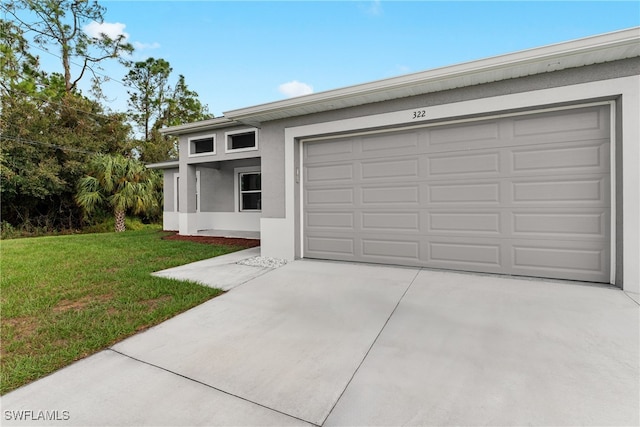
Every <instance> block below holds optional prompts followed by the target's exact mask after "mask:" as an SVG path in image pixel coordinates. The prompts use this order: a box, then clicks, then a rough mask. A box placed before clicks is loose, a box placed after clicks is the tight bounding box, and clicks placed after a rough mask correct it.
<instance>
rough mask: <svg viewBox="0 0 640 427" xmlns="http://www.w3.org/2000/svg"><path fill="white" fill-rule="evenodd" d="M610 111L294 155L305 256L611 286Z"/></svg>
mask: <svg viewBox="0 0 640 427" xmlns="http://www.w3.org/2000/svg"><path fill="white" fill-rule="evenodd" d="M609 126H610V125H609V107H608V106H595V107H588V108H580V109H572V110H562V111H554V112H546V113H538V114H530V115H520V116H512V117H506V118H499V119H491V120H484V121H474V122H468V123H465V124H457V125H442V126H431V127H423V128H418V129H411V130H400V131H394V132H385V133H372V134H362V135H360V136H351V137H344V138H333V139H326V140H316V141H307V142H304V143H303V147H304V148H303V153H304V156H303V159H304V160H303V166H304V191H303V209H304V215H303V233H304V256H305V257H307V258H321V259H333V260H346V261H361V262H374V263H385V264H399V265H409V266H425V267H433V268H445V269H454V270H465V271H477V272H488V273H504V274H514V275H525V276H537V277H552V278H563V279H573V280H586V281H594V282H608V281H609V268H610V266H609V263H610V236H609V234H610V225H609V224H610V216H611V207H610V205H611V203H610V200H611V197H610V181H609V179H610V172H609V164H610V160H609V156H610V148H609V144H610V141H609V139H610V131H609Z"/></svg>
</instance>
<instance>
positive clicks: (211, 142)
mask: <svg viewBox="0 0 640 427" xmlns="http://www.w3.org/2000/svg"><path fill="white" fill-rule="evenodd" d="M207 154H216V137H215V135H206V136H197V137H194V138H189V156H202V155H207Z"/></svg>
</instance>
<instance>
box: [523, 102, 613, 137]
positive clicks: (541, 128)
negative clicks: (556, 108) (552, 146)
mask: <svg viewBox="0 0 640 427" xmlns="http://www.w3.org/2000/svg"><path fill="white" fill-rule="evenodd" d="M606 111H607V110H606V109H603V108H602V107H593V108H586V109H583V110H580V111H576V110H567V111H564V112H553V113H542V114H539V115H532V116H524V117H520V118H515V119H514V120H513V123H514V125H513V128H514V130H513V134H514V136H516V137H522V136H531V135H536V136H541V137H548V138H551V139H556V138H558V136H560V134H570V133H574V134H575V133H579V132H587V134H588V135H589V136H590V137H592V136H593V135H598V134H602V133H604V136H607V135H606V133H605V132H608V126H607V124H608V123H607V118H608V113H607V114H606V117H605V112H606Z"/></svg>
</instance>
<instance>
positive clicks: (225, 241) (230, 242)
mask: <svg viewBox="0 0 640 427" xmlns="http://www.w3.org/2000/svg"><path fill="white" fill-rule="evenodd" d="M163 239H166V240H183V241H187V242H195V243H204V244H207V245H221V246H240V247H243V248H254V247H256V246H260V239H240V238H235V237H213V236H180V235H178V234H172V235H170V236H165V237H163Z"/></svg>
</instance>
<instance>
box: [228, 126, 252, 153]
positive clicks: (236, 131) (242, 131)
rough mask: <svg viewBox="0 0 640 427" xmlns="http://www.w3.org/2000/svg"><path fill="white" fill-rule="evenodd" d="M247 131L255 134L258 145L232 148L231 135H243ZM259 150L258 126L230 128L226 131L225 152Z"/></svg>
mask: <svg viewBox="0 0 640 427" xmlns="http://www.w3.org/2000/svg"><path fill="white" fill-rule="evenodd" d="M245 133H253V134H254V135H255V140H256V145H255V146H253V147H245V148H235V149H234V148H230V144H229V143H230V142H231V137H232V136H233V135H241V134H245ZM257 150H258V128H244V129H237V130H230V131H228V132H225V133H224V152H225V153H242V152H245V151H257Z"/></svg>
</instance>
